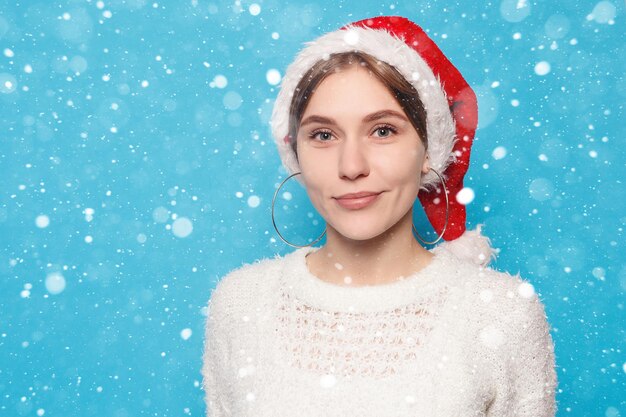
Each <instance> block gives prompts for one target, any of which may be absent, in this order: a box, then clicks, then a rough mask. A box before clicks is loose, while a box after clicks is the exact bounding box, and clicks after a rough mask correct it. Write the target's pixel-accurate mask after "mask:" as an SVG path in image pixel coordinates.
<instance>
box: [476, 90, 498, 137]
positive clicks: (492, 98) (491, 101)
mask: <svg viewBox="0 0 626 417" xmlns="http://www.w3.org/2000/svg"><path fill="white" fill-rule="evenodd" d="M474 92H475V93H476V98H477V99H478V108H479V109H481V112H480V113H479V114H478V127H479V128H481V129H482V128H485V127H487V126H489V125H490V124H491V123H493V121H494V120H496V117H497V116H498V113H499V111H500V104H499V103H498V98H497V97H496V95H495V94H494V93H493V90H492V89H491V88H490V87H486V86H477V87H474Z"/></svg>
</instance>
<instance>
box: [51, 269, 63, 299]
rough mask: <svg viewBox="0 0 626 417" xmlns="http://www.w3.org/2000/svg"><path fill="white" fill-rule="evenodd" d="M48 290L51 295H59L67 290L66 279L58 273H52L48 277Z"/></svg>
mask: <svg viewBox="0 0 626 417" xmlns="http://www.w3.org/2000/svg"><path fill="white" fill-rule="evenodd" d="M46 290H48V292H49V293H50V294H59V293H62V292H63V290H65V277H63V275H61V274H60V273H58V272H52V273H50V274H48V275H47V276H46Z"/></svg>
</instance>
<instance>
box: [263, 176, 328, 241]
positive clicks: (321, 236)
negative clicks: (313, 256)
mask: <svg viewBox="0 0 626 417" xmlns="http://www.w3.org/2000/svg"><path fill="white" fill-rule="evenodd" d="M298 174H301V172H296V173H295V174H291V175H290V176H288V177H287V178H285V179H284V180H283V182H281V183H280V185H279V186H278V188H277V189H276V192H274V198H273V199H272V224H274V230H276V233H278V236H280V238H281V239H282V240H283V242H285V243H286V244H288V245H289V246H293V247H294V248H306V247H307V246H312V245H314V244H316V243H317V242H319V241H320V239H322V238H323V237H324V235H325V234H326V228H324V233H322V234H321V235H320V237H318V238H317V239H315V240H314V241H313V242H311V243H309V244H308V245H303V246H300V245H295V244H293V243H291V242H288V241H287V240H286V239H285V238H284V237H283V235H281V234H280V232H279V231H278V227H276V221H275V219H274V203H275V201H276V196H277V195H278V191H279V190H280V189H281V188H282V186H283V185H284V184H285V183H286V182H287V181H288V180H289V179H290V178H291V177H295V176H296V175H298Z"/></svg>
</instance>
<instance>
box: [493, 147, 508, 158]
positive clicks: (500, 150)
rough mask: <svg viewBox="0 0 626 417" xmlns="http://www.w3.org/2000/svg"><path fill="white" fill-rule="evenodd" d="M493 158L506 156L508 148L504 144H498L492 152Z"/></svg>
mask: <svg viewBox="0 0 626 417" xmlns="http://www.w3.org/2000/svg"><path fill="white" fill-rule="evenodd" d="M491 156H492V157H493V159H495V160H498V159H502V158H504V157H505V156H506V148H505V147H504V146H498V147H497V148H495V149H494V150H493V151H492V152H491Z"/></svg>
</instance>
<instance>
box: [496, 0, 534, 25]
mask: <svg viewBox="0 0 626 417" xmlns="http://www.w3.org/2000/svg"><path fill="white" fill-rule="evenodd" d="M500 14H501V15H502V18H503V19H504V20H506V21H507V22H511V23H516V22H521V21H522V20H524V19H526V18H527V17H528V15H529V14H530V4H529V3H528V1H527V0H503V1H502V3H500Z"/></svg>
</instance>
